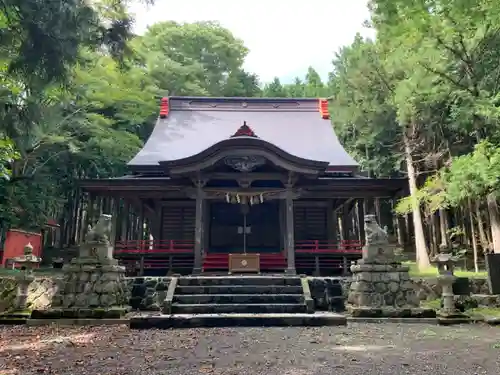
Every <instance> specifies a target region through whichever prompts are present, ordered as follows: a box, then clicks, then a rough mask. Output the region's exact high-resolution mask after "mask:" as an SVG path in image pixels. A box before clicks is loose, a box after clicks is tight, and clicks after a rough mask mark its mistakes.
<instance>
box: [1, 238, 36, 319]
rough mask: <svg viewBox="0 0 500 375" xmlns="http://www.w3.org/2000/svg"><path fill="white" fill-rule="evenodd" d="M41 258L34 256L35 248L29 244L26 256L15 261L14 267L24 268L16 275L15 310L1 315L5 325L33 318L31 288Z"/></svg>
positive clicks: (26, 247)
mask: <svg viewBox="0 0 500 375" xmlns="http://www.w3.org/2000/svg"><path fill="white" fill-rule="evenodd" d="M41 260H42V259H41V258H38V257H37V256H35V255H33V246H32V245H31V243H28V244H27V245H26V246H25V247H24V255H23V256H21V257H16V258H14V259H13V261H14V263H13V265H15V264H17V265H19V266H21V267H22V270H21V272H20V273H19V274H18V275H16V282H17V291H16V302H15V305H14V309H13V310H12V311H8V312H7V313H3V314H0V318H1V319H2V322H3V323H5V322H6V321H8V320H11V321H12V322H13V323H16V321H17V322H20V321H22V320H24V321H25V320H26V319H29V317H30V316H31V309H30V306H29V305H28V296H29V286H30V285H31V283H32V282H33V281H35V276H34V275H33V268H34V267H35V266H37V265H39V264H40V262H41Z"/></svg>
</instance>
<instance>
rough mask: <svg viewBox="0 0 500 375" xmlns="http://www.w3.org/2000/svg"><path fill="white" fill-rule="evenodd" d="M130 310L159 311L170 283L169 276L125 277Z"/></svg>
mask: <svg viewBox="0 0 500 375" xmlns="http://www.w3.org/2000/svg"><path fill="white" fill-rule="evenodd" d="M126 280H127V284H128V287H129V288H130V291H131V298H130V307H132V310H142V311H160V310H161V308H162V305H163V301H164V300H165V297H166V295H167V289H168V286H169V285H170V277H127V278H126Z"/></svg>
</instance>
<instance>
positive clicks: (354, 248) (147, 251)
mask: <svg viewBox="0 0 500 375" xmlns="http://www.w3.org/2000/svg"><path fill="white" fill-rule="evenodd" d="M361 248H362V244H361V241H357V240H345V241H340V242H339V243H333V242H329V241H320V240H308V241H297V242H296V243H295V252H296V253H298V254H318V255H320V254H332V255H334V254H339V255H342V254H361ZM193 252H194V241H191V240H160V241H156V240H154V241H148V240H129V241H117V242H116V244H115V255H133V254H142V255H161V254H189V253H193ZM280 252H281V251H277V252H276V253H280Z"/></svg>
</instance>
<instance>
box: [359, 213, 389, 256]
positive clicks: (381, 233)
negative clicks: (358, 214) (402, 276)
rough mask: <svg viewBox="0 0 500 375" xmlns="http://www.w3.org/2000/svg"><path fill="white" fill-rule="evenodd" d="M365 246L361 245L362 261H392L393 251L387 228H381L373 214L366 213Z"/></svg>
mask: <svg viewBox="0 0 500 375" xmlns="http://www.w3.org/2000/svg"><path fill="white" fill-rule="evenodd" d="M364 222H365V246H364V247H363V262H364V263H370V262H374V263H387V262H393V261H394V252H393V249H392V247H391V246H390V245H389V237H388V235H387V230H384V229H382V228H381V227H380V226H379V225H378V223H377V219H376V218H375V215H366V216H365V219H364Z"/></svg>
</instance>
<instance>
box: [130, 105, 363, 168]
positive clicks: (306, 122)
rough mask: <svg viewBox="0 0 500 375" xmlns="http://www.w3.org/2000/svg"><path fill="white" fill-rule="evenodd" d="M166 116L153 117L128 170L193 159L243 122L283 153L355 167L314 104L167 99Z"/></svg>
mask: <svg viewBox="0 0 500 375" xmlns="http://www.w3.org/2000/svg"><path fill="white" fill-rule="evenodd" d="M169 104H170V111H169V114H168V117H166V118H164V119H161V118H159V119H158V121H157V123H156V126H155V129H154V130H153V132H152V134H151V136H150V138H149V139H148V141H147V142H146V144H145V145H144V147H143V149H142V150H141V151H140V152H139V153H138V154H137V155H136V156H135V157H134V158H133V159H132V160H131V161H130V162H129V165H130V166H152V165H157V164H158V162H160V161H172V160H178V159H183V158H187V157H190V156H193V155H196V154H198V153H200V152H202V151H203V150H205V149H207V148H209V147H210V146H213V145H214V144H216V143H218V142H221V141H223V140H226V139H229V138H231V136H232V135H233V134H235V132H236V131H237V130H238V129H239V128H240V127H241V126H242V125H243V123H244V122H245V123H246V124H247V125H248V126H249V127H250V128H251V130H253V131H254V132H255V135H256V136H257V137H259V138H260V139H262V140H264V141H267V142H269V143H272V144H274V145H275V146H277V147H279V148H280V149H282V150H283V151H285V152H287V153H289V154H291V155H294V156H297V157H300V158H303V159H309V160H315V161H322V162H328V163H329V164H330V165H331V166H349V167H351V166H352V167H356V166H357V165H358V164H357V163H356V162H355V161H354V159H353V158H352V157H351V156H350V155H348V154H347V152H346V151H345V150H344V148H343V147H342V145H341V144H340V142H339V141H338V139H337V136H336V135H335V132H334V130H333V127H332V125H331V123H330V121H329V120H325V119H322V118H321V114H320V113H319V111H318V100H317V99H275V98H186V97H174V98H170V103H169Z"/></svg>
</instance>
